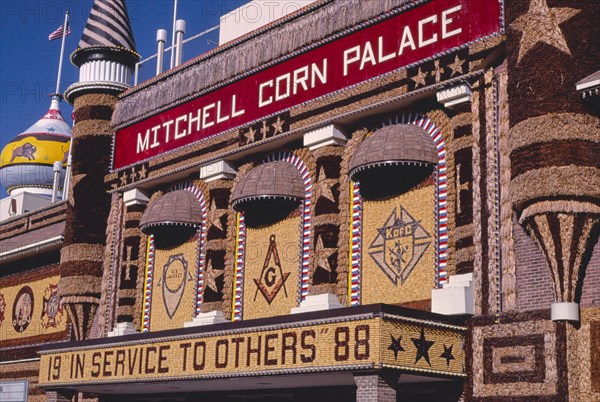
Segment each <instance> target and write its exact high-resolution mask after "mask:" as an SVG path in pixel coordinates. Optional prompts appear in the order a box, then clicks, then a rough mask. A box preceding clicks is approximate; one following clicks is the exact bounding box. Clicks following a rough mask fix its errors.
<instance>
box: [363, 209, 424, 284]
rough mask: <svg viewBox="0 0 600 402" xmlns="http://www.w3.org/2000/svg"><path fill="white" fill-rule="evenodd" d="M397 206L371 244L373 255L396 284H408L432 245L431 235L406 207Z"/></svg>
mask: <svg viewBox="0 0 600 402" xmlns="http://www.w3.org/2000/svg"><path fill="white" fill-rule="evenodd" d="M397 211H398V208H394V210H393V211H392V213H391V214H390V216H389V217H388V218H387V220H386V222H385V223H384V225H383V226H382V227H380V228H378V229H377V236H375V239H374V240H373V242H372V243H371V245H370V246H369V250H368V251H369V255H370V256H371V258H372V259H373V261H375V263H376V264H377V266H378V267H379V268H381V270H382V271H383V273H384V274H385V275H386V276H387V277H388V278H389V279H390V281H392V283H393V284H394V285H398V279H400V283H401V284H402V283H404V281H406V279H407V278H408V276H409V275H410V273H411V272H412V271H413V269H414V268H415V266H416V265H417V263H418V262H419V260H420V259H421V257H422V256H423V254H425V251H426V250H427V248H428V247H429V245H430V244H431V235H430V234H429V233H427V231H426V230H425V229H424V228H423V226H421V224H420V223H419V222H418V221H417V220H415V218H413V217H412V216H411V215H410V214H409V213H408V212H407V211H406V210H405V209H404V208H403V207H402V206H400V208H399V211H400V214H399V216H398V212H397Z"/></svg>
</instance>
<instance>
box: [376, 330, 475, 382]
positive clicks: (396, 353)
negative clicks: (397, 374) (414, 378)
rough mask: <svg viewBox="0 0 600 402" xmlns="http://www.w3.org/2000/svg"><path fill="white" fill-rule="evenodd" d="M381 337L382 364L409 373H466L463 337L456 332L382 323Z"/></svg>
mask: <svg viewBox="0 0 600 402" xmlns="http://www.w3.org/2000/svg"><path fill="white" fill-rule="evenodd" d="M381 335H382V346H383V347H382V350H381V362H382V363H383V364H386V365H389V366H393V367H398V368H406V369H408V370H422V371H435V372H449V373H455V374H464V373H465V363H464V362H465V351H464V335H463V333H461V332H459V331H450V330H448V329H444V328H440V327H432V326H428V325H415V324H413V323H409V322H402V321H384V322H383V323H382V327H381Z"/></svg>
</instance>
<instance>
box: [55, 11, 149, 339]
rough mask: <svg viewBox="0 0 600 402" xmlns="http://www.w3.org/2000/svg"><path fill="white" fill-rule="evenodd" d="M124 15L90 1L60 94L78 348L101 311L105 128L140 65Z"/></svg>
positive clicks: (108, 139) (106, 205)
mask: <svg viewBox="0 0 600 402" xmlns="http://www.w3.org/2000/svg"><path fill="white" fill-rule="evenodd" d="M107 8H108V9H107ZM99 10H100V11H99ZM110 10H112V12H110ZM126 10H127V8H126V6H125V2H124V1H123V0H111V1H100V0H95V2H94V7H93V8H92V10H91V13H90V17H89V19H88V21H87V24H86V26H85V28H84V31H83V35H82V37H81V40H80V42H79V47H78V49H77V50H76V51H75V52H74V53H73V54H72V55H71V61H72V62H73V64H75V65H76V66H77V67H78V68H80V77H79V82H77V83H75V84H73V85H71V86H70V87H69V88H68V89H67V90H66V91H65V98H66V99H67V101H68V102H69V103H71V104H73V106H74V111H73V113H74V118H75V122H76V123H75V126H74V127H73V139H72V141H73V144H72V145H73V147H72V158H73V167H72V177H73V179H72V181H71V182H70V191H69V202H68V205H67V217H66V222H67V223H66V229H65V240H64V247H63V248H62V250H61V282H60V284H59V291H58V292H59V296H60V297H61V298H62V303H63V306H64V307H65V309H66V310H67V312H68V314H69V317H70V320H71V323H72V325H73V336H74V338H75V339H76V340H81V339H86V338H88V337H89V335H90V330H91V327H92V323H93V322H94V317H95V314H96V310H97V308H98V305H99V303H100V293H101V281H102V271H103V263H102V260H103V256H104V248H105V242H106V222H107V220H108V216H109V212H110V199H111V197H110V195H109V194H108V193H107V192H106V191H105V189H104V175H105V174H106V173H107V171H108V169H109V168H110V163H111V157H110V155H111V146H112V129H111V126H110V120H111V117H112V113H113V109H114V106H115V103H116V102H117V95H118V94H119V93H121V92H122V91H124V90H125V89H127V88H129V76H130V73H131V71H132V70H133V68H134V66H135V63H136V62H137V61H138V60H139V55H138V54H137V53H136V52H135V43H134V41H133V35H132V32H131V27H130V23H129V17H128V15H127V11H126ZM102 13H110V15H111V18H113V19H115V18H116V19H118V20H119V21H118V23H117V24H112V23H109V22H108V20H106V19H105V18H103V15H102Z"/></svg>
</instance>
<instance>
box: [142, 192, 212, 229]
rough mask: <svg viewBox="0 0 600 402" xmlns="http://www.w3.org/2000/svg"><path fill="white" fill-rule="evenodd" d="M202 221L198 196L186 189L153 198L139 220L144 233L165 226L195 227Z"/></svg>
mask: <svg viewBox="0 0 600 402" xmlns="http://www.w3.org/2000/svg"><path fill="white" fill-rule="evenodd" d="M201 223H202V208H201V206H200V202H199V201H198V198H197V197H196V196H195V195H194V194H193V193H191V192H190V191H187V190H177V191H171V192H169V193H166V194H164V195H162V196H160V197H158V198H157V199H156V200H154V201H153V202H152V203H150V205H148V207H147V208H146V211H144V214H143V215H142V219H141V220H140V229H141V230H142V232H144V233H146V234H151V233H154V232H155V229H156V228H159V227H165V226H188V227H194V228H197V227H199V226H200V224H201Z"/></svg>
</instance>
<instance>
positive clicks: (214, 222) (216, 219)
mask: <svg viewBox="0 0 600 402" xmlns="http://www.w3.org/2000/svg"><path fill="white" fill-rule="evenodd" d="M226 213H227V210H225V209H219V208H217V206H216V205H215V200H213V201H212V203H211V204H210V209H209V210H208V224H209V225H211V226H214V227H216V228H218V229H219V230H220V231H223V225H222V224H221V217H222V216H223V215H225V214H226Z"/></svg>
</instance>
